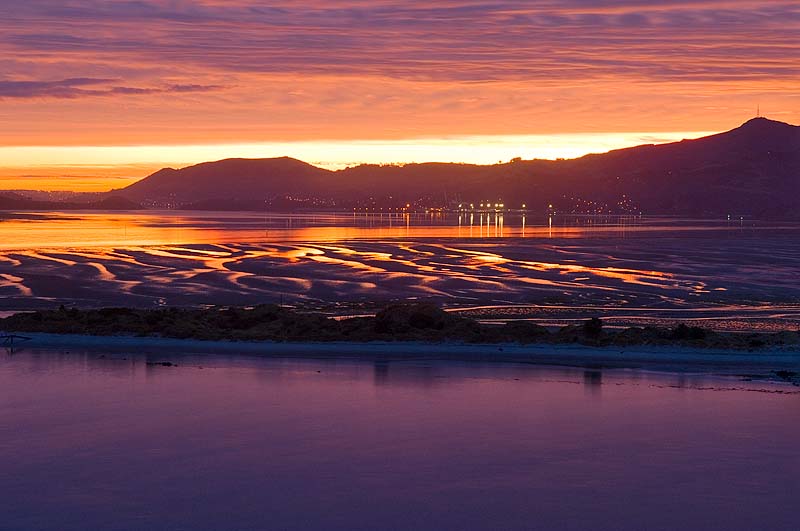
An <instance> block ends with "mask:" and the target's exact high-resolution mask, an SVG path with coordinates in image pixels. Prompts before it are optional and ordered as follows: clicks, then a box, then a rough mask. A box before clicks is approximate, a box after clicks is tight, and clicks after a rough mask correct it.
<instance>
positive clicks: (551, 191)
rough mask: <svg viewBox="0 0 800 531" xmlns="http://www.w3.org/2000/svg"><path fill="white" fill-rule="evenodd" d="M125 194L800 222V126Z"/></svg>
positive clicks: (188, 175)
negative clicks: (487, 204)
mask: <svg viewBox="0 0 800 531" xmlns="http://www.w3.org/2000/svg"><path fill="white" fill-rule="evenodd" d="M443 156H446V154H443ZM116 193H118V194H119V195H121V196H123V197H126V198H128V199H130V200H133V201H136V202H142V203H145V204H158V205H160V206H165V205H166V206H175V207H187V206H188V207H191V205H195V206H197V207H198V208H216V209H226V208H228V207H230V208H242V206H243V205H247V206H248V208H254V209H259V208H271V207H272V208H275V207H276V205H278V206H280V207H281V208H284V207H285V208H291V207H292V205H294V206H295V207H309V208H312V207H314V206H318V207H326V206H333V205H336V206H338V207H351V206H359V205H368V204H372V201H373V200H374V201H375V204H376V205H381V206H391V205H400V204H405V203H407V202H415V203H416V204H427V205H429V206H441V205H445V204H452V203H453V202H455V201H463V202H466V203H470V202H472V203H479V202H480V201H503V202H505V203H507V206H510V207H514V208H518V207H519V206H521V205H522V203H525V204H527V205H528V206H529V208H533V209H544V208H545V207H546V205H548V204H553V205H554V208H556V209H557V210H560V211H566V212H569V211H582V210H585V211H591V210H592V209H595V210H603V211H612V212H633V211H644V212H646V213H649V214H682V215H695V216H703V215H713V216H718V215H725V214H735V215H738V214H743V215H750V216H759V217H771V218H778V217H780V218H787V217H798V218H800V127H797V126H793V125H789V124H785V123H782V122H776V121H772V120H768V119H765V118H755V119H753V120H750V121H748V122H747V123H745V124H743V125H742V126H741V127H738V128H736V129H734V130H732V131H728V132H726V133H721V134H718V135H713V136H709V137H705V138H701V139H697V140H684V141H681V142H675V143H670V144H661V145H644V146H638V147H633V148H628V149H621V150H616V151H611V152H609V153H604V154H596V155H587V156H585V157H581V158H579V159H572V160H559V161H548V160H532V161H523V160H517V161H512V162H509V163H506V164H496V165H490V166H480V165H470V164H450V163H428V164H406V165H402V166H399V165H396V166H391V165H388V166H377V165H361V166H357V167H354V168H348V169H345V170H340V171H336V172H332V171H328V170H324V169H321V168H317V167H314V166H311V165H309V164H306V163H304V162H301V161H298V160H295V159H291V158H286V157H283V158H278V159H255V160H247V159H229V160H222V161H218V162H208V163H204V164H198V165H196V166H190V167H188V168H184V169H180V170H175V169H163V170H160V171H158V172H156V173H154V174H153V175H151V176H149V177H147V178H145V179H143V180H141V181H139V182H137V183H135V184H133V185H131V186H129V187H127V188H125V189H122V190H118V191H116Z"/></svg>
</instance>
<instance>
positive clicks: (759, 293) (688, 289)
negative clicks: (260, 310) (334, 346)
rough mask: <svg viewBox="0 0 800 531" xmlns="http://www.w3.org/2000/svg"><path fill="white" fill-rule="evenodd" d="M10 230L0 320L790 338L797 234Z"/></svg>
mask: <svg viewBox="0 0 800 531" xmlns="http://www.w3.org/2000/svg"><path fill="white" fill-rule="evenodd" d="M7 216H8V217H7V219H5V220H4V221H2V222H0V311H14V310H25V309H37V308H53V307H57V306H58V305H59V304H67V305H76V306H82V307H102V306H137V307H157V306H163V305H169V306H175V305H189V306H202V305H209V304H221V305H249V304H259V303H265V302H284V303H289V304H296V305H300V306H306V307H308V306H311V307H317V308H319V307H321V308H325V309H327V310H329V311H332V312H337V311H342V312H345V313H346V312H348V311H350V309H351V308H354V307H356V308H357V307H358V306H359V305H364V304H373V305H376V304H377V305H381V304H385V303H386V301H394V300H432V301H434V302H437V303H438V304H441V305H445V306H448V307H452V308H465V307H475V306H478V307H481V308H484V309H483V310H479V311H478V312H477V313H476V315H478V316H480V317H483V318H487V319H488V318H492V317H497V314H498V312H500V313H503V312H505V314H506V315H505V317H509V316H510V317H514V318H528V319H533V320H536V321H538V322H543V323H545V324H555V325H561V324H565V323H569V322H571V320H574V319H585V318H586V317H587V316H588V315H592V316H595V315H597V316H601V317H605V318H607V319H608V320H609V324H619V325H627V324H663V325H671V324H673V323H674V322H675V321H676V320H682V319H693V320H703V324H704V325H705V326H709V327H714V328H719V329H728V330H730V329H732V330H748V329H758V330H775V329H796V328H798V327H800V284H799V283H798V282H797V272H798V271H800V225H798V224H768V223H762V222H756V221H752V220H734V221H727V220H703V221H698V220H681V219H667V218H639V217H605V218H589V217H583V218H580V217H562V216H556V217H553V218H546V217H542V216H538V217H536V216H532V215H527V216H522V215H521V214H519V213H516V214H511V213H509V214H506V215H502V216H498V215H494V214H493V215H491V216H490V215H488V214H484V215H480V214H475V215H461V216H457V215H450V216H437V215H425V214H418V215H408V216H404V215H398V214H393V215H389V214H384V215H380V214H376V215H364V214H357V215H350V214H338V215H335V214H303V215H279V214H259V213H180V212H178V213H176V212H148V213H130V214H125V213H79V212H77V213H76V212H73V213H48V214H18V215H7ZM487 306H488V307H491V312H488V313H487V311H485V307H487ZM503 307H509V308H510V309H509V310H503V312H501V311H500V309H501V308H503ZM340 308H341V309H340ZM501 317H503V316H502V315H501Z"/></svg>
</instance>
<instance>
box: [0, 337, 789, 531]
mask: <svg viewBox="0 0 800 531" xmlns="http://www.w3.org/2000/svg"><path fill="white" fill-rule="evenodd" d="M148 360H150V361H158V362H161V361H171V362H174V363H177V364H178V366H177V367H164V366H152V365H150V366H148V365H147V364H146V361H148ZM0 389H2V393H0V493H2V496H0V515H2V518H0V529H3V530H15V531H25V530H33V529H59V530H73V529H74V530H85V529H209V530H210V529H215V530H216V529H436V530H441V529H459V530H461V529H547V530H551V529H555V530H558V529H622V530H625V529H631V530H634V529H635V530H640V529H725V530H737V529H775V530H782V529H786V530H789V529H797V522H798V520H797V518H798V516H797V492H798V489H800V459H798V453H797V443H798V440H799V439H800V424H798V423H797V419H798V418H800V394H798V392H800V389H798V388H796V387H792V386H789V385H780V384H775V383H767V382H764V383H760V382H743V381H739V380H738V379H736V378H723V377H714V376H712V375H687V374H669V373H646V372H637V371H622V370H617V371H600V370H580V369H569V368H547V367H535V366H524V365H481V364H457V363H452V362H448V363H445V362H441V363H439V362H413V361H412V362H402V363H401V362H391V361H320V360H313V359H277V358H276V359H268V358H255V357H247V356H240V357H231V358H228V357H222V356H217V355H200V354H198V355H189V354H187V355H170V354H169V353H150V354H146V353H137V354H132V353H127V352H119V351H118V352H113V353H112V352H100V351H86V352H83V351H72V352H70V353H69V354H67V353H63V352H52V351H39V350H26V351H21V352H18V353H16V354H14V355H13V356H8V355H5V354H4V355H3V357H2V358H0Z"/></svg>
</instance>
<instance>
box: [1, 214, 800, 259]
mask: <svg viewBox="0 0 800 531" xmlns="http://www.w3.org/2000/svg"><path fill="white" fill-rule="evenodd" d="M710 230H713V231H719V232H721V233H731V234H742V233H750V234H752V233H753V232H756V231H763V230H771V231H776V230H797V226H796V225H786V224H782V225H776V226H772V225H767V224H764V223H756V222H749V223H747V224H746V225H745V224H744V222H742V224H740V223H738V222H737V223H731V222H727V221H721V220H710V221H709V220H704V221H701V222H698V221H693V220H681V219H674V218H644V217H641V216H569V215H565V216H555V217H554V216H552V215H551V216H536V215H533V214H531V213H523V212H506V213H503V212H484V213H460V214H441V213H436V214H424V213H419V214H418V213H413V214H402V213H400V214H398V213H391V214H389V213H385V214H382V213H376V214H373V213H369V214H364V213H354V214H352V215H350V214H325V213H318V214H279V213H256V212H176V211H164V212H159V211H146V212H131V213H124V212H123V213H120V212H68V213H59V212H48V213H41V214H13V213H6V214H4V215H3V216H1V217H0V249H6V250H18V249H28V248H54V247H73V246H78V247H81V246H119V245H174V244H200V243H230V242H239V243H245V242H257V243H263V242H265V241H278V242H286V241H309V242H320V241H338V240H352V239H361V238H378V239H385V238H415V239H416V238H518V237H531V238H544V237H547V238H587V237H593V236H602V237H608V236H615V237H626V236H628V235H631V234H638V233H646V234H647V233H653V232H664V231H668V232H671V233H676V232H680V233H682V234H691V233H692V232H697V231H700V232H708V231H710Z"/></svg>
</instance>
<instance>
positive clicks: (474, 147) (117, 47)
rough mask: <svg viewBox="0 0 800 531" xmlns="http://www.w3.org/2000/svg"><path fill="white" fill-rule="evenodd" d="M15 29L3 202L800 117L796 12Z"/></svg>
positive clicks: (710, 6) (29, 20)
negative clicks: (270, 163) (146, 182)
mask: <svg viewBox="0 0 800 531" xmlns="http://www.w3.org/2000/svg"><path fill="white" fill-rule="evenodd" d="M0 28H2V32H0V51H1V52H2V59H0V64H2V72H3V74H2V75H0V125H2V128H0V146H2V147H0V176H2V187H3V188H36V189H66V188H69V189H79V190H104V189H109V188H114V187H118V186H121V185H123V184H124V183H127V182H130V181H131V180H134V179H137V178H141V177H143V176H145V175H147V174H148V173H149V172H151V171H153V170H155V169H157V168H160V167H162V166H168V165H169V166H182V165H187V164H191V163H195V162H200V161H203V160H213V159H219V158H225V157H273V156H281V155H290V156H294V157H297V158H301V159H303V160H307V161H309V162H312V163H315V164H318V165H321V166H325V167H329V168H336V167H342V166H345V165H351V164H356V163H360V162H412V161H416V162H422V161H434V160H436V161H442V160H448V161H458V162H476V163H493V162H497V161H498V160H507V159H509V158H512V157H517V156H521V157H523V158H534V157H541V158H556V157H573V156H579V155H582V154H585V153H590V152H599V151H607V150H609V149H614V148H619V147H624V146H629V145H636V144H642V143H654V142H662V141H670V140H676V139H681V138H693V137H698V136H702V135H703V134H705V133H707V132H716V131H723V130H727V129H730V128H731V127H735V126H736V125H738V124H739V123H741V122H743V121H744V120H746V119H747V118H749V117H751V116H753V115H754V114H755V112H756V108H757V107H758V106H759V105H760V107H761V111H762V113H764V114H766V115H768V116H770V117H772V118H775V119H780V120H782V121H787V122H790V123H795V122H797V121H798V117H799V116H800V108H799V107H798V106H797V103H798V98H797V91H796V88H797V82H798V77H800V66H798V63H797V60H796V59H797V57H798V56H800V50H798V48H800V44H798V42H800V41H798V39H797V38H796V34H797V31H798V28H800V6H798V5H797V4H793V3H781V2H755V1H750V0H686V1H682V2H658V3H653V2H643V1H633V2H616V1H606V2H591V3H587V2H582V1H577V0H570V1H567V2H552V1H549V0H536V1H533V2H516V1H503V2H492V3H476V2H472V1H469V0H446V1H442V2H437V3H436V4H435V6H433V5H432V4H431V3H429V2H416V1H406V2H398V1H390V0H380V1H370V2H366V1H352V0H351V1H346V0H331V1H325V2H321V1H313V2H303V3H302V5H298V3H296V2H272V3H270V6H269V7H264V6H263V5H262V4H261V3H258V2H252V1H248V0H235V1H228V2H219V1H200V2H187V1H166V0H145V1H140V2H128V1H121V0H112V1H99V0H91V1H81V2H77V1H66V2H65V1H59V2H56V1H48V0H41V1H35V2H24V3H19V2H11V1H0Z"/></svg>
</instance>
